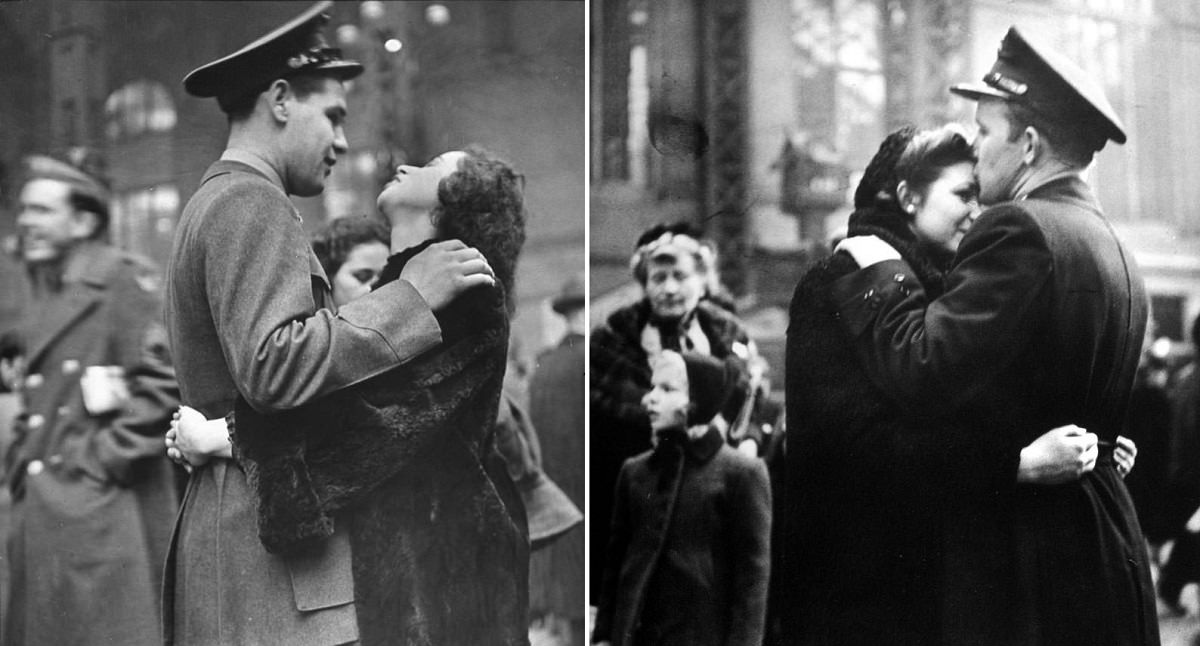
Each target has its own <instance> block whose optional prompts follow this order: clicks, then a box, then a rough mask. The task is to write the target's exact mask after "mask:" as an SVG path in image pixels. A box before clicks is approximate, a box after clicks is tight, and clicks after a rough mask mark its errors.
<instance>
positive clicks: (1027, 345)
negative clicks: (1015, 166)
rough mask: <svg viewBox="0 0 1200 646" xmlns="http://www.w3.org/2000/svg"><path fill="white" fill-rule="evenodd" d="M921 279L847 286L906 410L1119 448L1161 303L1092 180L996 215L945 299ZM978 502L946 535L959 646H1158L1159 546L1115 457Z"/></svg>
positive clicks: (852, 310)
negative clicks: (1074, 475)
mask: <svg viewBox="0 0 1200 646" xmlns="http://www.w3.org/2000/svg"><path fill="white" fill-rule="evenodd" d="M909 274H911V269H910V268H909V266H908V265H907V264H906V263H904V262H903V261H887V262H882V263H878V264H875V265H872V266H871V267H868V268H866V269H864V270H862V271H859V272H856V273H854V274H851V275H850V276H847V277H844V278H842V279H840V280H838V281H837V282H836V283H835V284H834V286H833V289H832V298H833V299H834V300H835V302H837V303H838V304H839V312H838V313H839V315H840V319H839V320H840V321H841V323H842V324H843V326H844V328H845V330H846V331H847V333H848V334H849V335H850V336H851V338H853V340H854V346H855V351H856V354H857V355H858V357H859V359H860V361H861V362H862V364H863V365H865V366H866V367H867V369H868V372H869V373H870V375H871V377H872V380H873V381H875V382H876V383H878V384H879V385H880V386H881V387H882V388H883V389H884V390H885V391H887V392H888V394H889V396H891V397H892V398H893V399H894V400H895V401H900V402H904V403H905V404H907V405H911V407H912V408H913V409H914V410H926V411H936V410H951V411H956V413H957V414H959V415H961V416H962V417H961V420H962V422H963V423H964V424H972V425H978V426H977V428H979V429H981V430H980V432H982V433H988V434H994V435H995V436H996V437H998V438H1002V439H1003V441H1004V442H1008V443H1010V444H1009V446H1016V447H1020V446H1024V445H1026V444H1028V443H1029V442H1031V441H1032V440H1034V439H1035V438H1037V437H1038V436H1039V435H1040V434H1042V433H1043V432H1045V431H1046V430H1047V429H1049V428H1053V427H1055V426H1060V425H1062V424H1067V423H1075V424H1078V425H1080V426H1082V427H1085V428H1087V429H1088V430H1090V431H1092V432H1094V433H1096V434H1097V435H1099V437H1100V439H1101V441H1104V442H1109V443H1111V442H1113V441H1114V440H1115V438H1116V436H1117V435H1118V433H1120V431H1121V429H1122V425H1123V423H1124V421H1125V418H1126V410H1127V406H1128V403H1129V393H1130V388H1131V386H1132V384H1133V379H1134V374H1135V371H1136V368H1137V363H1138V356H1139V354H1140V351H1141V343H1142V338H1143V332H1144V330H1145V325H1146V307H1147V305H1146V294H1145V289H1144V286H1143V283H1142V279H1141V276H1140V274H1139V273H1138V270H1137V267H1136V266H1135V264H1134V262H1133V258H1132V257H1131V255H1130V254H1129V253H1128V251H1127V250H1126V249H1125V248H1124V246H1123V245H1121V243H1120V241H1119V240H1118V239H1117V237H1116V235H1115V234H1114V232H1113V231H1112V228H1111V227H1110V226H1109V225H1108V223H1107V222H1106V221H1105V220H1104V217H1103V215H1102V214H1101V212H1100V209H1099V206H1098V205H1097V203H1096V200H1095V198H1094V197H1093V196H1092V194H1091V191H1090V190H1089V189H1088V187H1087V185H1086V184H1085V183H1084V182H1083V181H1082V180H1081V179H1079V178H1078V177H1074V176H1071V177H1064V178H1060V179H1057V180H1054V181H1051V182H1048V183H1046V184H1044V185H1042V186H1040V187H1038V188H1036V189H1035V190H1033V191H1032V192H1031V193H1030V194H1029V195H1028V197H1027V198H1026V199H1024V200H1022V201H1019V202H1011V203H1005V204H1000V205H997V206H994V207H991V208H989V209H988V210H986V211H985V212H984V213H983V214H982V215H981V216H980V218H979V220H978V221H977V222H976V223H975V225H974V226H973V227H972V228H971V230H970V232H968V233H967V235H966V236H965V237H964V239H963V241H962V244H961V245H960V247H959V250H958V254H957V256H956V257H955V261H954V266H953V268H952V269H951V271H950V273H949V274H947V277H946V291H945V293H944V294H942V296H941V297H939V298H937V299H936V300H930V299H929V298H927V296H926V294H925V292H924V290H923V289H921V287H920V285H919V284H914V282H913V281H911V280H902V279H901V277H903V276H907V275H909ZM980 503H981V504H979V505H977V506H975V507H973V508H971V512H972V513H971V515H970V516H969V517H968V518H965V519H964V518H960V519H959V520H962V522H955V523H954V524H953V525H952V526H951V529H952V532H951V535H950V536H948V538H947V542H948V545H950V546H953V548H954V550H953V551H952V552H951V553H950V554H949V559H950V562H949V563H948V565H947V576H946V577H945V581H946V588H945V589H946V599H947V608H946V612H945V617H944V627H945V630H946V634H947V636H948V637H947V638H948V640H949V641H951V642H953V643H972V644H979V643H989V642H992V643H1017V644H1092V645H1104V644H1157V643H1159V637H1158V627H1157V619H1156V613H1155V599H1154V591H1153V588H1152V587H1151V583H1150V570H1149V563H1148V562H1147V558H1148V557H1147V552H1146V545H1145V541H1144V539H1143V537H1142V531H1141V528H1140V527H1139V525H1138V520H1137V515H1136V513H1135V512H1134V510H1133V504H1132V502H1131V501H1130V498H1129V492H1128V491H1127V490H1126V488H1125V484H1124V482H1123V481H1122V480H1121V477H1120V475H1119V474H1118V473H1117V470H1116V468H1115V465H1114V463H1113V461H1112V459H1111V453H1110V451H1105V452H1103V454H1102V459H1101V460H1100V461H1099V463H1098V464H1097V466H1096V468H1095V470H1094V471H1092V472H1090V473H1088V474H1085V475H1084V477H1083V478H1082V479H1080V480H1079V481H1077V482H1073V483H1070V484H1064V485H1059V486H1054V487H1017V488H1014V489H1013V490H1012V491H1010V492H1008V493H1005V492H1001V495H1000V496H999V497H997V498H996V499H994V500H993V499H988V500H982V501H980Z"/></svg>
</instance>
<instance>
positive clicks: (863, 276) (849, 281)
mask: <svg viewBox="0 0 1200 646" xmlns="http://www.w3.org/2000/svg"><path fill="white" fill-rule="evenodd" d="M913 289H920V283H919V282H918V281H917V278H916V274H915V273H914V272H913V270H912V268H911V267H909V266H908V263H906V262H904V261H903V260H885V261H883V262H879V263H875V264H874V265H871V266H869V267H865V268H863V269H859V270H858V271H856V272H854V273H852V274H848V275H846V276H843V277H841V278H839V279H837V280H836V281H834V282H833V283H832V284H831V285H830V292H829V295H830V299H831V301H832V302H833V304H834V306H835V308H836V310H835V316H836V317H837V318H838V320H839V321H841V323H842V327H843V328H845V330H846V331H847V332H848V333H849V334H850V336H851V338H853V337H857V336H858V335H860V334H862V332H863V330H865V329H867V327H868V326H869V325H870V324H871V322H872V321H874V320H875V317H877V316H878V315H879V312H880V310H881V309H882V308H883V304H884V303H885V302H887V301H890V300H891V299H894V298H904V297H906V296H908V295H909V293H910V292H911V290H913Z"/></svg>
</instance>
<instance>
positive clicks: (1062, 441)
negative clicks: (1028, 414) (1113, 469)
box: [1017, 424, 1137, 485]
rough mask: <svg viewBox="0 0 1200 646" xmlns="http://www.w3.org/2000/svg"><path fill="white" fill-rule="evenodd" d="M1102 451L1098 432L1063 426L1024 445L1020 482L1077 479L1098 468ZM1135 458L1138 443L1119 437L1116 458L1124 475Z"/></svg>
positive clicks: (1127, 472) (1054, 481) (1046, 482)
mask: <svg viewBox="0 0 1200 646" xmlns="http://www.w3.org/2000/svg"><path fill="white" fill-rule="evenodd" d="M1099 455H1100V449H1099V438H1097V437H1096V434H1095V433H1089V432H1088V431H1087V430H1086V429H1083V428H1080V427H1078V426H1075V425H1074V424H1068V425H1067V426H1060V427H1058V428H1055V429H1051V430H1049V431H1047V432H1046V433H1043V434H1042V435H1041V436H1040V437H1038V438H1037V439H1036V440H1034V441H1033V442H1032V443H1031V444H1030V445H1029V446H1026V447H1025V448H1024V449H1021V463H1020V465H1019V467H1018V469H1017V482H1023V483H1026V484H1042V485H1055V484H1063V483H1067V482H1074V481H1076V480H1078V479H1079V478H1081V477H1083V474H1085V473H1087V472H1089V471H1091V470H1092V469H1094V468H1096V459H1097V457H1099ZM1136 459H1137V445H1135V444H1134V443H1133V441H1132V440H1130V439H1129V438H1125V437H1118V438H1117V441H1116V446H1115V447H1114V448H1113V460H1114V461H1115V462H1116V464H1117V471H1118V472H1119V473H1120V474H1121V476H1122V477H1124V476H1126V475H1128V474H1129V472H1130V470H1132V469H1133V465H1134V462H1135V461H1136Z"/></svg>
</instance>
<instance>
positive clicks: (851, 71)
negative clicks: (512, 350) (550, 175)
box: [588, 0, 1200, 646]
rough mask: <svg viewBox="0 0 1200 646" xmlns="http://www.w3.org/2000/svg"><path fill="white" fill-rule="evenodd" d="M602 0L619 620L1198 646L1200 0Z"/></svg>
mask: <svg viewBox="0 0 1200 646" xmlns="http://www.w3.org/2000/svg"><path fill="white" fill-rule="evenodd" d="M589 7H590V8H589V16H590V23H589V33H590V34H591V39H592V40H591V42H592V46H591V52H590V65H591V67H590V72H591V77H590V79H589V88H590V90H591V97H590V101H589V103H590V105H591V110H592V112H591V117H590V119H591V120H590V143H591V147H590V150H589V155H588V157H589V162H590V165H589V180H590V184H589V194H590V196H591V210H590V212H589V220H588V227H589V233H590V238H589V258H590V274H589V286H590V292H589V305H590V309H589V313H588V318H589V326H590V327H591V335H590V337H589V355H588V357H589V359H588V366H589V404H590V409H589V447H590V451H591V452H590V457H589V466H590V469H591V471H590V474H589V485H590V491H589V508H588V535H589V541H590V543H589V553H588V555H589V558H588V562H589V566H588V569H589V577H590V584H589V587H588V603H589V610H590V612H591V613H592V614H591V615H590V616H591V617H593V631H592V641H593V643H598V644H611V645H613V646H618V645H629V644H753V645H755V646H758V645H759V644H771V645H774V644H805V645H807V644H812V645H831V644H847V645H857V644H972V645H974V644H1022V645H1024V644H1045V645H1052V644H1072V645H1073V644H1080V645H1083V644H1087V645H1095V644H1113V645H1115V644H1159V643H1162V644H1171V645H1184V644H1193V643H1200V641H1198V640H1197V633H1198V632H1200V625H1198V623H1200V622H1198V619H1197V613H1198V611H1200V598H1198V596H1197V585H1196V583H1197V579H1198V578H1200V570H1198V569H1197V564H1198V563H1200V560H1198V559H1197V558H1196V555H1195V554H1196V547H1195V545H1196V541H1197V537H1198V535H1200V534H1198V530H1200V514H1197V513H1196V512H1197V511H1198V508H1200V479H1198V478H1197V473H1200V471H1198V470H1197V468H1196V465H1197V464H1198V463H1200V453H1197V451H1196V449H1195V447H1196V446H1198V444H1197V442H1196V439H1197V438H1198V437H1200V428H1198V427H1197V417H1196V406H1197V404H1196V402H1197V397H1198V396H1200V391H1198V390H1197V381H1196V376H1195V375H1196V370H1195V361H1196V347H1197V343H1198V341H1197V338H1196V334H1197V323H1198V321H1197V317H1198V315H1200V212H1198V211H1197V209H1196V208H1195V204H1196V203H1197V200H1198V199H1200V188H1198V185H1197V182H1196V181H1195V178H1196V177H1197V176H1200V156H1198V155H1196V154H1195V150H1194V148H1195V143H1196V142H1197V141H1200V138H1198V137H1200V118H1198V117H1197V116H1196V115H1195V114H1194V112H1195V111H1194V110H1193V109H1192V106H1193V105H1194V104H1195V103H1196V101H1197V99H1198V98H1200V95H1197V89H1196V88H1197V87H1200V20H1198V19H1197V14H1196V8H1195V6H1194V3H1191V2H1187V1H1184V0H1165V1H1161V2H1144V1H1140V0H1050V1H1041V0H1038V1H1034V0H961V1H960V0H747V1H745V2H716V1H713V2H689V1H683V0H661V1H660V0H654V1H651V0H593V2H591V3H590V5H589Z"/></svg>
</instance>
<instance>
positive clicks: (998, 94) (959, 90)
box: [950, 82, 1012, 101]
mask: <svg viewBox="0 0 1200 646" xmlns="http://www.w3.org/2000/svg"><path fill="white" fill-rule="evenodd" d="M950 93H951V94H957V95H958V96H961V97H965V98H968V99H971V100H972V101H978V100H979V99H981V98H983V97H985V96H990V97H993V98H996V99H1010V98H1012V95H1011V94H1009V93H1008V92H1004V91H1002V90H997V89H996V88H994V87H992V86H990V85H988V84H987V83H983V82H977V83H959V84H958V85H951V86H950Z"/></svg>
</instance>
